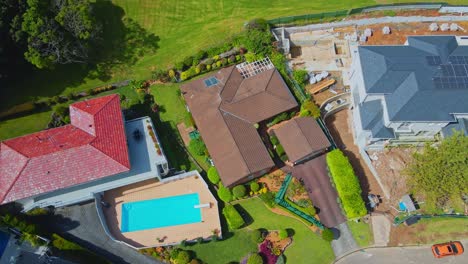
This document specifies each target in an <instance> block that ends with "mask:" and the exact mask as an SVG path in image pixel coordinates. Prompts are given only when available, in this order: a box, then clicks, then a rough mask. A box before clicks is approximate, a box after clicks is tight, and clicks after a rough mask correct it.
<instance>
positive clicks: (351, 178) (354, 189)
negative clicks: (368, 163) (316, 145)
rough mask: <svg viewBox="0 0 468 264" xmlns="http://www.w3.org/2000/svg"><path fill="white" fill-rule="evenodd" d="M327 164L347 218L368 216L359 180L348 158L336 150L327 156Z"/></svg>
mask: <svg viewBox="0 0 468 264" xmlns="http://www.w3.org/2000/svg"><path fill="white" fill-rule="evenodd" d="M327 164H328V168H329V170H330V174H331V176H332V178H333V182H334V183H335V186H336V190H337V191H338V196H339V197H340V200H341V204H342V206H343V209H344V211H345V213H346V216H347V217H348V218H355V217H359V216H363V215H365V214H367V209H366V206H365V203H364V201H363V200H362V197H361V193H362V190H361V186H360V185H359V180H358V178H357V177H356V175H355V174H354V170H353V167H352V166H351V164H350V163H349V160H348V158H347V157H346V156H345V155H344V154H343V152H341V150H339V149H335V150H333V151H331V152H329V153H328V154H327Z"/></svg>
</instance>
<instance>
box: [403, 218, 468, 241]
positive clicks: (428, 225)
mask: <svg viewBox="0 0 468 264" xmlns="http://www.w3.org/2000/svg"><path fill="white" fill-rule="evenodd" d="M421 227H422V228H421ZM409 228H412V229H415V231H416V232H414V238H415V241H418V242H422V243H440V242H445V241H447V240H457V239H462V238H468V220H467V219H466V218H432V219H421V220H420V221H419V222H418V223H417V224H415V225H413V226H410V227H409Z"/></svg>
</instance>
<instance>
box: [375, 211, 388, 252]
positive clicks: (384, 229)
mask: <svg viewBox="0 0 468 264" xmlns="http://www.w3.org/2000/svg"><path fill="white" fill-rule="evenodd" d="M371 223H372V232H373V233H374V245H375V246H381V247H384V246H386V245H387V244H388V241H390V229H391V225H392V224H391V223H390V221H389V220H388V219H387V217H385V216H383V215H373V216H371Z"/></svg>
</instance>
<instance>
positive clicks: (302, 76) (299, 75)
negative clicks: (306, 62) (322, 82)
mask: <svg viewBox="0 0 468 264" xmlns="http://www.w3.org/2000/svg"><path fill="white" fill-rule="evenodd" d="M293 78H294V80H295V81H296V82H298V83H299V84H300V85H302V86H305V85H306V84H307V79H308V78H309V74H308V72H307V71H306V70H294V71H293Z"/></svg>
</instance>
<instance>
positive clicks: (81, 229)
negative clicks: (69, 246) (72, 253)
mask: <svg viewBox="0 0 468 264" xmlns="http://www.w3.org/2000/svg"><path fill="white" fill-rule="evenodd" d="M51 221H53V222H51V223H49V225H51V226H53V228H55V229H56V230H55V231H56V232H57V233H59V234H62V235H64V237H66V238H68V239H71V240H73V241H75V242H77V243H78V244H80V245H81V246H84V247H86V248H88V249H90V250H92V251H94V252H96V253H98V254H100V255H102V256H104V257H106V258H107V259H109V260H110V261H111V262H112V263H142V264H162V262H159V261H156V260H155V259H153V258H149V257H147V256H145V255H142V254H140V253H138V252H137V251H136V250H134V249H132V248H130V247H128V246H126V245H122V244H120V243H117V242H114V241H112V240H111V239H110V238H109V237H108V236H107V235H106V233H105V232H104V229H103V227H102V225H101V222H100V221H99V218H98V215H97V212H96V207H95V204H94V202H89V203H86V204H81V205H73V206H68V207H64V208H59V209H57V210H56V211H55V217H53V218H52V219H51Z"/></svg>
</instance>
